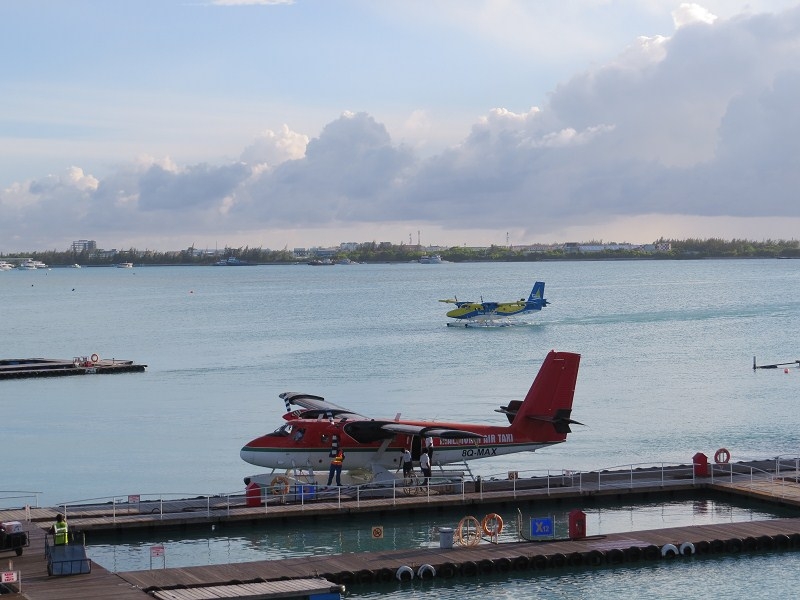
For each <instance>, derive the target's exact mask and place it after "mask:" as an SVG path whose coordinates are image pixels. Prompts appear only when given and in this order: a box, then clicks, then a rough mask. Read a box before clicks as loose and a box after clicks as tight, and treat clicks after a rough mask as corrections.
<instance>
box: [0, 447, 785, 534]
mask: <svg viewBox="0 0 800 600" xmlns="http://www.w3.org/2000/svg"><path fill="white" fill-rule="evenodd" d="M770 460H771V459H770ZM790 460H791V461H792V462H789V459H781V458H780V457H778V458H776V459H775V463H774V464H775V471H774V472H772V471H770V470H766V469H762V468H760V467H756V466H753V465H747V464H741V463H708V464H706V465H705V466H706V468H707V469H708V473H709V479H708V480H706V479H705V478H701V479H699V481H700V482H705V481H709V482H710V483H712V484H713V483H715V482H717V481H730V482H733V481H734V479H737V480H742V479H749V481H750V482H751V483H753V482H755V481H757V480H770V481H773V482H774V481H775V479H778V478H781V473H782V472H783V471H787V470H790V469H791V470H793V471H796V472H797V473H800V458H792V459H790ZM759 462H760V461H759ZM764 462H769V461H764ZM698 466H700V465H695V464H692V463H689V464H678V465H676V464H668V463H664V462H660V463H658V462H657V463H652V462H643V463H629V464H625V465H615V466H612V467H605V468H603V469H599V470H595V471H581V470H569V469H561V470H553V469H530V470H523V471H511V472H506V473H502V474H501V473H495V474H489V475H485V476H478V477H476V478H475V482H474V483H475V492H477V493H478V494H479V497H480V498H481V500H483V499H484V494H486V493H490V492H491V491H492V490H491V488H492V487H496V485H495V484H499V483H501V482H504V483H509V482H510V483H511V491H512V494H513V496H514V498H516V497H517V495H518V494H520V493H530V492H532V491H534V492H538V493H544V494H546V495H547V496H550V495H551V494H552V493H554V491H556V490H568V489H577V490H578V491H580V492H585V491H591V492H596V491H600V490H623V489H629V490H634V489H636V488H637V487H640V486H643V485H649V486H658V487H662V488H663V487H666V486H669V485H679V484H686V483H689V481H690V482H691V485H696V484H697V483H698V482H699V481H698V477H697V467H698ZM798 478H799V479H800V476H798ZM782 483H783V484H786V481H785V479H783V480H782ZM298 485H303V486H306V485H314V484H310V483H306V482H302V483H298ZM468 485H469V482H467V481H465V480H463V479H461V480H460V481H459V482H456V481H455V480H454V479H451V478H446V477H437V476H436V475H434V476H432V477H431V478H430V482H429V485H416V484H415V485H414V486H408V487H407V486H405V485H404V483H403V480H402V479H394V480H392V481H391V482H388V481H387V482H370V483H365V484H359V485H352V486H344V487H337V488H325V487H324V486H315V488H314V493H313V494H311V493H309V494H307V493H306V491H305V489H301V490H300V491H297V490H295V491H294V492H289V493H288V494H287V495H288V496H289V497H290V498H291V497H294V499H293V500H292V502H297V503H298V504H300V506H301V507H305V506H306V504H308V501H309V499H310V498H311V497H314V498H315V500H327V501H332V502H335V503H336V504H337V506H338V507H339V508H341V507H342V503H343V502H349V501H353V502H355V503H356V505H357V506H361V504H362V503H363V502H365V501H369V500H370V499H371V498H374V497H376V496H379V495H380V494H381V493H383V494H384V495H383V497H387V496H388V495H389V494H391V500H392V503H393V504H395V505H396V504H397V501H398V499H400V498H410V497H416V498H418V499H420V500H421V499H424V500H425V501H426V502H431V501H432V498H433V497H435V496H437V495H439V494H454V493H457V494H459V495H460V496H461V499H462V501H465V500H466V494H467V486H468ZM457 486H460V488H461V489H460V490H457ZM506 490H507V488H506ZM265 491H267V490H265ZM470 491H471V490H470ZM497 491H505V490H497ZM0 493H3V492H0ZM5 493H11V492H5ZM20 493H22V492H20ZM30 493H31V494H33V492H30ZM37 493H38V492H37ZM262 494H263V492H262ZM287 495H283V494H275V495H271V494H269V495H267V494H264V495H263V497H262V498H261V500H263V506H264V511H265V512H269V510H270V507H271V506H272V507H274V506H275V505H276V504H279V503H280V504H282V503H285V502H286V500H287V497H286V496H287ZM247 497H248V496H247V493H246V492H245V491H242V490H237V491H235V492H224V493H216V494H186V493H179V492H169V493H165V492H160V493H147V494H138V495H136V496H130V495H129V496H127V497H126V499H124V500H120V496H119V495H115V496H103V497H99V498H86V499H82V500H71V501H68V502H61V503H59V504H58V505H56V506H58V507H59V508H60V509H62V510H63V512H64V513H65V514H66V512H67V510H68V509H69V510H71V511H72V512H73V514H74V513H75V512H76V511H77V512H80V511H81V510H84V511H88V510H92V511H98V510H102V507H103V506H104V505H110V508H111V511H112V517H113V519H114V520H115V521H116V518H117V517H118V516H122V515H123V514H124V512H125V509H129V510H130V508H131V507H132V506H134V505H135V507H136V512H135V514H141V512H142V510H141V509H142V507H144V508H145V509H148V508H150V507H152V510H150V512H151V513H154V514H155V513H158V514H159V515H160V517H161V518H162V519H163V518H164V515H166V514H171V513H176V512H180V513H185V512H186V511H187V510H191V511H196V512H203V511H204V512H205V513H206V515H207V516H210V515H211V512H212V510H224V511H226V514H227V515H230V512H231V510H232V509H233V508H240V507H241V505H242V504H243V502H242V501H243V500H245V499H246V498H247ZM123 498H125V497H123ZM131 498H136V499H138V501H137V502H130V501H129V500H130V499H131ZM0 499H2V496H0ZM99 502H103V503H104V504H101V505H98V503H99ZM90 503H91V504H90ZM37 505H38V504H37ZM145 511H146V510H145ZM128 514H131V513H130V512H128Z"/></svg>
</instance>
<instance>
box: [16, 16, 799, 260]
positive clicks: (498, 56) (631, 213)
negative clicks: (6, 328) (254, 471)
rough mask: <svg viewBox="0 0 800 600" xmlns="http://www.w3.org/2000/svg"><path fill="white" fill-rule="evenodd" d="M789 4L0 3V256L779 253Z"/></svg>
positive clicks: (793, 162)
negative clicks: (662, 249)
mask: <svg viewBox="0 0 800 600" xmlns="http://www.w3.org/2000/svg"><path fill="white" fill-rule="evenodd" d="M798 98H800V1H788V0H787V1H783V0H763V1H762V0H751V1H740V0H706V1H704V2H702V3H681V2H671V1H666V0H571V1H569V2H564V1H563V0H537V1H536V2H531V1H528V0H482V1H481V0H439V1H431V0H381V1H379V2H376V1H374V0H70V1H69V2H64V1H61V0H0V252H4V253H13V252H25V251H36V250H59V251H61V250H67V249H68V248H69V247H70V245H71V243H72V241H73V240H79V239H91V240H96V241H97V245H98V247H100V248H105V249H110V248H117V249H129V248H137V249H140V250H144V249H152V250H161V251H166V250H176V249H182V248H187V247H189V246H192V245H193V246H194V247H196V248H220V249H222V248H224V247H234V248H236V247H241V246H250V247H262V248H270V249H273V250H280V249H283V248H289V249H292V248H296V247H311V246H331V245H338V244H339V243H341V242H369V241H377V242H383V241H388V242H392V243H395V244H400V243H405V244H409V243H412V244H416V243H421V244H422V245H424V246H429V245H441V246H452V245H467V246H485V245H490V244H496V245H505V244H507V243H508V244H511V245H521V244H533V243H560V242H570V241H572V242H574V241H590V240H600V241H605V242H612V241H613V242H630V243H649V242H653V241H654V240H656V239H658V238H661V237H664V238H667V239H687V238H703V239H705V238H710V237H720V238H724V239H734V238H746V239H750V240H757V241H758V240H766V239H798V238H800V235H799V234H800V202H798V199H797V198H796V195H797V191H798V189H800V185H798V184H800V110H798V101H797V99H798Z"/></svg>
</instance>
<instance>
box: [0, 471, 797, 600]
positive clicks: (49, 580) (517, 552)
mask: <svg viewBox="0 0 800 600" xmlns="http://www.w3.org/2000/svg"><path fill="white" fill-rule="evenodd" d="M798 461H800V459H791V460H786V461H777V460H767V461H752V462H741V463H735V464H734V463H721V464H714V465H708V467H709V469H708V472H707V473H706V474H704V475H703V476H699V475H695V474H693V471H694V466H693V465H671V466H664V465H662V466H661V467H653V468H644V469H638V468H633V465H632V466H631V468H630V469H624V470H623V469H620V470H613V471H595V472H586V473H572V472H570V473H569V474H567V473H564V474H562V475H558V476H556V475H551V476H548V477H547V480H546V481H544V480H543V479H541V478H536V479H528V480H523V479H519V478H517V477H516V476H514V477H513V478H511V477H510V478H509V480H499V481H483V482H481V484H479V485H476V486H475V489H474V491H473V490H472V489H466V488H463V489H461V490H460V491H458V492H457V493H452V494H441V495H440V494H435V495H430V496H422V497H420V496H408V497H399V496H398V497H397V498H393V499H389V500H387V499H386V498H380V499H367V500H361V499H359V498H358V497H356V498H348V499H347V500H345V499H344V498H334V499H329V500H323V501H320V500H319V499H317V500H316V501H314V502H311V503H308V504H303V503H301V504H278V505H275V506H273V505H269V506H260V507H257V506H249V505H248V503H247V499H248V498H247V496H246V494H241V495H239V496H238V498H236V499H234V498H232V497H231V498H222V497H205V498H194V499H184V500H183V501H181V502H175V503H174V504H175V506H171V507H170V506H167V503H164V502H162V501H158V502H157V505H158V506H159V507H160V508H159V509H156V511H155V512H153V511H152V508H153V503H148V504H145V503H143V502H141V501H140V499H138V498H137V499H136V501H135V503H134V504H129V503H130V502H132V501H131V500H130V499H129V503H125V504H126V505H125V506H120V505H119V504H117V503H111V504H104V505H84V506H82V505H70V506H68V507H67V506H60V507H52V508H40V507H35V508H31V507H27V508H25V509H14V510H10V509H8V510H0V520H3V521H7V520H14V521H20V522H24V523H25V525H24V526H25V527H26V529H27V533H28V536H29V539H30V543H31V551H30V552H26V553H25V554H24V555H23V556H19V557H16V558H15V559H14V565H15V568H18V569H19V570H20V572H21V573H23V574H24V577H25V588H24V589H22V590H21V592H22V593H21V594H20V597H22V598H27V599H28V600H50V599H54V598H58V599H59V600H73V599H74V600H86V599H88V598H98V599H99V598H115V599H116V600H123V599H130V600H137V599H140V600H147V598H151V599H152V598H154V597H155V598H158V599H160V600H189V599H190V598H191V599H192V600H199V599H206V598H217V599H218V598H230V599H234V598H237V599H238V598H252V599H255V598H259V599H264V598H274V597H286V596H285V595H283V594H285V592H286V591H287V590H284V589H279V588H281V586H284V585H289V582H292V584H293V585H299V586H305V585H309V586H310V587H311V588H315V589H317V590H320V591H323V593H324V590H326V588H327V590H328V591H329V592H333V593H337V592H339V589H341V586H344V587H346V588H355V587H357V586H360V585H365V584H371V585H375V584H385V585H391V586H392V587H391V588H387V589H397V587H396V586H397V585H399V584H400V582H401V581H408V580H416V579H430V578H433V579H437V578H441V579H449V578H452V577H466V578H470V577H471V578H481V577H486V576H489V575H491V574H501V575H502V574H505V573H508V572H510V571H514V572H517V573H518V574H520V575H522V576H526V577H536V576H538V575H540V574H545V573H559V572H561V573H563V572H569V571H572V570H578V569H587V568H588V569H591V568H608V567H612V568H613V567H615V566H617V565H622V564H626V565H628V564H629V565H630V566H634V565H637V564H638V565H642V566H644V565H648V564H653V563H654V562H656V561H680V560H684V559H688V558H691V557H692V556H695V557H697V558H699V559H702V558H703V557H707V556H708V557H712V556H715V555H723V554H729V555H753V554H760V553H782V552H800V519H798V518H776V519H764V520H757V521H742V522H732V523H718V524H712V525H690V526H685V527H672V528H665V529H654V530H639V531H627V532H620V533H608V534H603V535H590V536H588V537H575V538H572V539H551V540H542V541H516V539H514V540H508V541H506V540H502V539H501V540H499V541H500V543H485V542H482V543H480V544H478V545H476V546H472V547H459V546H457V545H456V546H448V545H446V544H440V547H439V548H430V547H425V548H417V549H402V550H388V549H387V550H385V551H374V552H355V553H346V554H335V555H327V554H325V555H318V556H306V557H296V558H289V559H284V560H271V561H254V562H245V563H235V564H217V565H206V566H195V567H181V568H158V569H150V570H141V571H131V572H118V573H110V572H109V571H107V570H106V569H104V568H103V567H102V566H100V565H93V566H94V567H96V568H93V569H92V570H91V572H89V573H85V574H79V575H75V576H74V577H72V578H70V581H69V586H68V587H65V583H64V579H63V578H58V577H50V576H48V575H47V573H46V569H45V566H46V565H45V561H43V560H42V558H41V554H42V552H41V550H43V547H44V545H45V541H44V540H45V533H44V528H45V527H47V526H48V525H49V524H51V523H52V521H53V518H54V516H55V514H56V512H61V511H64V510H66V511H68V513H67V514H68V519H69V523H70V529H71V530H74V531H83V532H87V531H97V532H99V531H105V532H114V533H116V534H126V533H133V532H136V531H137V530H141V528H143V527H144V528H147V529H149V530H151V531H155V530H160V529H163V528H176V527H177V528H179V529H184V528H189V527H192V526H198V527H202V528H204V529H207V528H208V527H209V525H214V524H223V525H224V524H226V523H237V522H238V523H251V524H252V523H259V522H265V521H266V522H268V521H269V520H271V519H279V520H285V519H301V518H302V519H308V520H309V522H312V523H313V521H314V520H315V519H316V518H321V517H324V516H327V517H330V518H333V519H336V518H341V515H344V514H349V515H354V516H356V515H357V516H363V517H369V516H370V515H373V516H374V515H376V514H383V513H385V512H390V511H409V510H428V511H431V510H439V508H440V507H443V506H449V507H457V506H460V507H461V508H462V509H463V511H464V514H469V513H472V514H477V515H480V514H482V513H484V512H486V511H488V510H493V509H494V508H493V507H496V506H498V503H499V504H500V505H507V506H508V507H509V508H508V510H509V512H511V514H514V512H516V510H515V507H516V506H517V505H519V504H521V503H530V502H532V501H538V500H549V501H556V502H571V503H574V505H575V506H580V505H583V504H587V503H589V504H591V503H593V502H595V501H596V499H597V498H598V497H600V496H604V495H606V496H609V497H611V498H616V499H619V498H622V497H629V498H630V499H631V501H632V502H633V501H635V499H636V498H637V497H638V498H649V499H653V498H654V497H659V496H660V497H666V498H669V497H673V495H674V494H675V493H680V492H690V493H692V494H701V495H703V494H709V495H723V496H725V495H729V496H739V497H748V498H756V499H758V500H760V501H762V502H765V503H769V504H772V505H775V506H783V507H787V506H793V507H800V467H798V464H800V462H798ZM216 502H219V504H215V503H216ZM186 503H190V504H186ZM191 503H194V504H191ZM490 507H492V508H490ZM187 508H189V509H190V510H188V511H187ZM162 510H163V512H161V511H162ZM167 510H169V511H170V512H167ZM365 523H369V521H366V520H365ZM0 558H4V557H0ZM165 567H166V563H165ZM337 588H338V589H337ZM323 597H324V596H323Z"/></svg>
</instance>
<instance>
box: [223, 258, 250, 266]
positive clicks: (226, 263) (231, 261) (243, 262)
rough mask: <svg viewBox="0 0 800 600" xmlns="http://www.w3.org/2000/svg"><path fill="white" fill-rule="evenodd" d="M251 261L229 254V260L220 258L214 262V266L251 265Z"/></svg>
mask: <svg viewBox="0 0 800 600" xmlns="http://www.w3.org/2000/svg"><path fill="white" fill-rule="evenodd" d="M249 264H250V263H249V262H247V261H246V260H239V259H238V258H236V257H235V256H229V257H228V259H227V260H225V259H222V260H218V261H217V262H215V263H214V266H217V267H240V266H244V265H249Z"/></svg>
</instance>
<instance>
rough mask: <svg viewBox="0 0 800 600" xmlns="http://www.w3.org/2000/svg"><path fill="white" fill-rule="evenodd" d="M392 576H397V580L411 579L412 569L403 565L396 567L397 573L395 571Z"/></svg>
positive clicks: (412, 577)
mask: <svg viewBox="0 0 800 600" xmlns="http://www.w3.org/2000/svg"><path fill="white" fill-rule="evenodd" d="M394 576H395V577H397V581H411V580H412V579H414V571H413V570H412V569H411V567H407V566H405V565H403V566H402V567H400V568H399V569H397V573H395V574H394Z"/></svg>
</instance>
